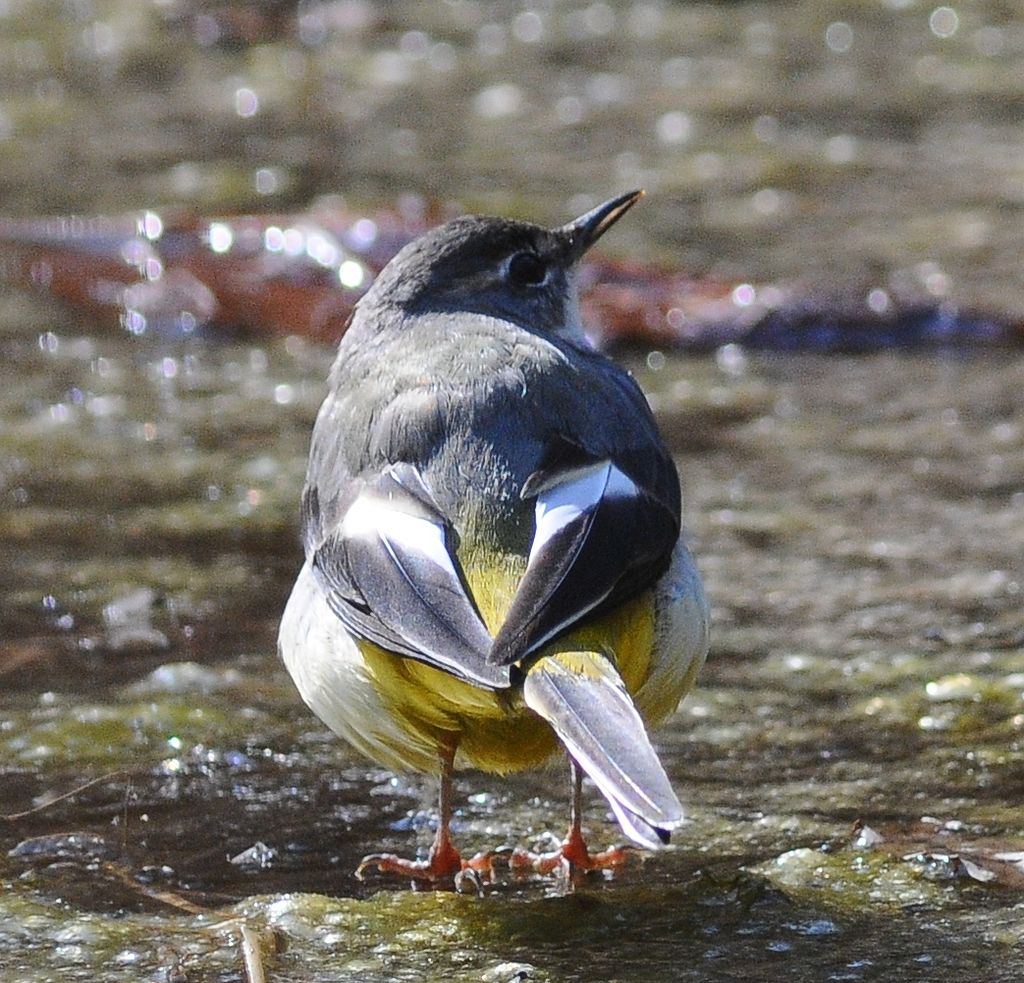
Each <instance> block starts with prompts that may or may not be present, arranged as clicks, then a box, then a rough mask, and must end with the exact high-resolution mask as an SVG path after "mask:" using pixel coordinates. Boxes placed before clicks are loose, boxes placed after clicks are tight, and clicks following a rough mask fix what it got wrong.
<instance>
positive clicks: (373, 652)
mask: <svg viewBox="0 0 1024 983" xmlns="http://www.w3.org/2000/svg"><path fill="white" fill-rule="evenodd" d="M476 559H477V558H475V557H473V556H472V555H470V556H469V557H468V558H463V565H464V569H465V571H466V579H467V581H468V583H469V586H470V589H471V590H472V592H473V595H474V597H475V598H477V599H478V605H479V607H480V612H481V614H482V616H483V618H484V621H485V623H486V624H487V626H488V628H489V629H490V630H491V631H492V632H494V631H495V630H496V629H497V627H498V626H499V625H500V624H501V622H502V620H503V618H504V615H505V612H506V611H507V610H508V607H509V605H510V604H511V601H512V597H513V596H514V594H515V590H516V587H517V586H518V584H519V581H520V579H521V577H522V570H523V562H522V561H521V560H519V558H515V557H513V558H503V560H502V562H501V563H500V564H495V563H494V562H491V563H481V562H479V561H477V562H474V560H476ZM654 638H655V633H654V601H653V592H652V591H645V592H644V593H643V594H641V595H639V596H638V597H636V598H634V599H632V600H630V601H627V602H626V603H625V604H623V605H621V606H619V607H618V608H616V609H615V610H614V611H610V612H607V613H605V614H603V615H601V616H600V617H598V618H594V619H588V620H587V622H586V623H585V624H584V625H582V626H581V627H579V628H576V629H574V630H573V631H571V632H569V633H568V634H566V635H564V636H562V637H561V638H559V639H558V640H557V641H554V642H552V643H551V644H550V645H547V646H545V648H544V649H543V650H542V651H541V653H540V654H539V658H544V657H545V656H547V655H552V654H555V653H571V652H574V651H585V652H600V653H602V654H604V655H607V656H608V657H609V658H611V659H612V660H613V661H614V662H615V665H616V666H617V668H618V671H619V673H620V675H621V676H622V678H623V680H624V682H625V684H626V688H627V689H628V690H629V692H630V693H631V694H634V695H635V694H637V693H638V692H639V691H640V689H641V687H642V686H643V684H644V682H645V681H646V680H647V678H648V675H649V673H650V667H651V655H652V649H653V645H654ZM359 648H360V651H361V653H362V655H363V659H364V661H365V664H366V667H367V670H368V672H369V673H370V677H371V679H372V680H373V683H374V686H375V688H376V690H377V692H378V694H379V696H380V698H381V701H382V703H383V704H384V706H385V707H386V708H387V710H388V712H389V713H390V714H391V715H392V717H393V718H394V720H395V721H396V722H397V723H398V724H399V727H400V728H401V730H402V731H404V732H405V733H406V734H407V735H408V736H409V737H410V739H411V741H412V743H413V744H415V745H417V746H420V747H424V748H433V749H440V748H450V747H452V746H453V745H454V746H456V747H457V748H458V751H459V755H460V758H461V759H462V761H463V762H464V763H465V764H466V765H468V766H470V767H474V768H480V769H482V770H483V771H488V772H496V773H498V774H505V773H507V772H511V771H519V770H522V769H524V768H530V767H534V766H536V765H539V764H541V763H542V762H543V761H544V760H545V759H546V758H548V757H550V755H551V754H552V753H553V752H554V751H555V750H556V749H557V746H558V744H557V741H556V738H555V735H554V732H553V731H552V730H551V727H550V726H549V725H548V724H547V723H546V722H545V721H544V720H542V719H541V718H540V717H539V716H537V715H536V714H535V713H534V712H533V711H532V710H530V709H529V708H528V707H527V706H526V705H525V704H524V703H523V702H522V699H521V696H520V695H519V694H518V692H509V691H503V692H492V691H490V690H485V689H481V688H480V687H477V686H473V685H472V684H470V683H466V682H463V681H462V680H460V679H457V678H456V677H454V676H452V675H451V674H450V673H447V672H444V671H443V670H441V669H435V668H433V667H432V666H428V665H425V664H423V663H421V662H415V661H414V660H412V659H406V658H402V657H401V656H397V655H395V654H394V653H391V652H388V651H386V650H384V649H382V648H380V647H378V646H376V645H374V644H372V643H370V642H365V641H361V642H359ZM638 709H639V710H640V712H641V714H643V713H644V707H643V706H639V707H638ZM395 751H396V753H400V751H399V749H397V748H396V749H395ZM432 764H433V762H431V763H430V764H428V765H426V767H430V766H431V765H432ZM423 766H424V765H423V764H422V763H421V764H420V767H423Z"/></svg>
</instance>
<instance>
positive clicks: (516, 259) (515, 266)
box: [508, 253, 548, 287]
mask: <svg viewBox="0 0 1024 983" xmlns="http://www.w3.org/2000/svg"><path fill="white" fill-rule="evenodd" d="M547 275H548V268H547V265H546V264H545V262H544V260H542V259H541V258H540V257H539V256H538V255H537V254H536V253H516V254H515V256H513V257H512V258H511V259H510V260H509V261H508V278H509V280H511V281H512V282H513V283H514V284H516V286H519V287H535V286H537V284H539V283H543V282H544V278H545V277H546V276H547Z"/></svg>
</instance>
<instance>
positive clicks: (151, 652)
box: [0, 0, 1024, 983]
mask: <svg viewBox="0 0 1024 983" xmlns="http://www.w3.org/2000/svg"><path fill="white" fill-rule="evenodd" d="M1022 115H1024V17H1022V11H1021V9H1020V7H1019V6H1018V5H1016V4H1013V3H1002V2H996V0H988V2H977V3H958V4H954V5H950V6H945V5H936V4H934V3H922V2H916V0H850V2H846V3H833V2H828V3H811V2H808V0H798V2H778V3H746V2H732V3H714V4H712V3H706V4H697V3H668V2H646V3H625V2H607V3H606V2H595V3H590V4H587V3H574V2H547V3H528V4H519V3H497V2H494V3H487V2H474V0H454V2H444V3H436V4H422V3H412V2H369V0H337V2H297V3H296V2H292V3H285V2H270V0H265V2H262V3H260V2H235V3H227V2H225V3H196V2H188V0H155V2H140V0H3V2H0V213H4V214H6V215H9V216H32V215H40V214H47V215H50V214H71V213H77V214H85V215H94V214H120V213H124V212H129V211H134V210H138V209H150V210H153V211H154V212H157V213H161V214H167V215H169V214H172V213H174V212H175V211H178V210H182V209H184V210H191V211H196V212H198V213H199V214H200V215H213V216H222V215H228V214H232V213H238V212H273V213H299V212H304V211H306V210H308V209H309V208H311V207H312V206H313V204H314V203H317V204H318V207H331V206H338V207H340V206H341V205H342V204H343V205H344V207H345V208H347V209H348V210H350V211H353V212H355V213H360V212H361V211H365V213H366V214H367V215H370V214H375V213H377V212H378V211H379V210H381V209H389V208H390V209H398V210H399V211H403V212H405V213H407V214H419V213H421V212H423V211H424V210H425V209H428V208H433V207H437V208H439V209H440V210H441V211H460V210H475V211H486V212H492V213H506V214H514V215H519V216H521V217H524V218H530V219H532V220H535V221H540V222H545V223H549V224H555V223H558V222H562V221H565V220H567V219H568V218H570V217H572V216H573V215H575V214H577V213H579V212H580V211H582V210H583V209H584V208H586V207H588V206H589V205H591V204H593V203H596V202H597V201H599V200H601V199H602V198H603V197H606V196H609V195H611V194H613V193H616V192H619V191H622V190H625V189H628V188H631V187H635V186H644V187H646V188H647V189H648V192H649V197H648V199H647V200H646V201H645V202H644V203H643V204H642V205H641V206H640V207H638V208H637V209H635V210H634V211H633V212H631V214H630V216H629V218H628V220H627V221H625V222H623V223H622V224H621V226H617V227H616V229H615V232H614V235H611V236H609V237H608V239H607V241H604V242H602V248H603V249H604V250H605V251H606V252H607V253H609V254H612V255H617V256H620V257H629V258H633V259H637V260H641V261H645V262H648V261H656V262H659V263H664V264H666V265H668V266H669V267H671V268H673V269H680V270H683V271H685V272H687V273H690V274H693V275H695V276H700V277H704V276H706V277H712V278H716V279H723V280H726V281H730V282H736V283H749V284H769V285H785V287H786V289H791V290H795V291H798V292H799V291H806V292H807V293H809V294H814V295H815V296H817V297H825V298H829V297H834V298H837V302H839V300H842V301H843V302H846V300H848V299H849V298H851V297H852V298H857V299H859V300H860V301H863V302H865V303H867V304H868V305H869V306H870V307H872V309H878V310H884V309H885V308H886V306H887V305H888V304H889V303H891V302H892V299H893V298H896V297H913V296H919V297H922V298H926V299H928V300H929V301H930V302H933V303H935V304H937V305H939V306H940V307H942V308H943V309H945V310H948V311H951V312H955V311H958V310H979V311H994V312H999V313H1000V314H1001V315H1003V316H1005V317H1007V318H1008V319H1010V320H1011V321H1012V320H1013V319H1014V318H1019V317H1020V315H1021V312H1022V306H1024V305H1022V304H1021V299H1020V289H1021V281H1022V277H1021V262H1020V261H1021V255H1022V248H1021V247H1022V240H1024V224H1022V221H1021V219H1022V208H1024V127H1022V125H1021V120H1022ZM363 232H364V233H365V234H366V235H373V229H372V227H371V226H364V227H363ZM740 296H741V297H742V295H740ZM624 358H625V359H626V361H627V362H628V363H629V364H630V366H631V367H632V368H633V369H634V370H635V371H636V373H637V375H638V377H639V378H640V380H641V382H642V383H643V385H644V386H645V388H646V389H647V391H648V392H649V393H650V395H651V399H652V403H653V404H654V406H655V408H656V410H657V412H658V413H659V416H660V418H661V420H662V424H663V426H664V428H665V430H666V433H667V435H668V437H669V440H670V442H671V444H672V446H673V449H674V451H675V452H677V454H678V461H679V465H680V471H681V474H682V477H683V484H684V491H685V497H686V519H687V524H688V528H689V530H690V535H691V537H692V540H693V547H694V550H695V553H696V555H697V556H698V560H699V564H700V566H701V569H702V572H703V574H704V576H705V579H706V583H707V587H708V591H709V594H710V596H711V598H712V602H713V607H714V617H715V630H714V643H713V649H712V656H711V659H710V660H709V664H708V667H707V670H706V672H705V674H704V676H703V677H702V680H701V683H700V685H699V687H698V689H697V691H696V692H695V693H694V695H692V696H691V697H690V698H689V699H688V700H687V702H686V703H685V704H684V706H683V707H682V709H681V710H680V712H679V714H677V716H676V717H675V718H673V720H672V721H671V722H670V723H669V724H668V725H667V726H666V728H665V729H664V730H663V731H662V732H661V733H660V735H659V742H660V747H661V748H662V750H663V752H664V756H665V760H666V762H667V766H668V769H669V772H670V774H671V775H672V776H673V778H674V780H675V782H676V784H677V786H678V788H679V790H680V792H681V793H682V797H683V799H684V801H686V802H687V803H688V804H689V805H690V809H691V813H692V818H693V822H692V824H691V825H689V826H687V827H686V828H685V829H684V830H683V831H682V832H681V834H680V835H679V836H678V837H677V840H678V845H677V846H676V847H675V848H674V850H673V851H671V852H669V853H665V854H661V855H659V856H657V857H655V858H652V859H650V860H649V861H648V862H647V863H645V864H644V865H642V866H640V867H638V868H637V869H636V870H635V871H632V872H627V873H626V874H624V875H623V876H622V878H620V879H619V880H618V881H616V882H614V883H610V884H606V883H596V884H591V885H589V886H588V888H587V889H586V890H584V891H583V892H581V893H578V894H577V895H575V896H573V897H562V898H552V897H547V896H546V894H547V893H548V892H547V889H546V887H545V885H543V884H536V883H525V884H516V883H506V884H503V885H499V886H498V887H497V888H495V889H493V890H492V893H491V895H490V896H489V897H487V898H485V899H484V900H482V901H481V900H478V899H473V898H459V897H454V896H450V895H437V896H424V895H417V894H412V893H409V892H404V891H397V892H395V891H381V890H380V888H381V887H382V885H380V884H374V883H371V884H360V883H358V882H356V881H355V880H354V879H353V878H352V875H351V871H352V869H353V868H354V866H355V864H356V862H357V861H358V858H359V857H360V856H361V855H362V854H364V853H367V852H370V851H372V850H374V849H377V848H380V847H383V848H386V849H397V850H399V851H405V852H409V851H412V850H414V849H415V848H416V846H417V845H419V846H420V847H422V846H423V845H425V844H426V843H427V842H428V841H429V837H430V830H429V824H430V815H431V802H432V798H433V789H432V788H431V786H430V784H429V783H423V782H419V781H417V780H415V779H412V778H409V777H407V776H392V775H390V774H387V773H385V772H382V771H380V770H378V769H375V768H374V767H372V766H370V765H367V764H366V763H365V762H362V761H360V760H359V759H357V758H356V757H355V756H354V755H353V754H352V753H351V752H349V751H348V750H347V749H346V748H344V747H342V746H340V745H339V743H338V742H336V741H335V740H334V739H333V738H331V736H330V735H329V734H328V733H327V732H326V731H325V730H324V728H323V727H322V726H321V725H320V724H319V723H318V722H317V721H316V720H315V719H314V718H312V716H311V715H310V714H309V713H308V712H307V711H306V710H305V709H304V708H303V707H302V706H301V704H300V703H299V701H298V699H297V697H296V696H295V694H294V692H293V690H292V688H291V686H290V683H289V682H288V680H287V678H286V677H285V675H284V674H283V671H282V670H281V668H280V667H279V665H278V663H277V660H276V655H275V633H276V624H277V618H278V615H279V612H280V610H281V608H282V607H283V604H284V599H285V597H286V595H287V591H288V590H289V588H290V583H291V580H292V578H293V576H294V574H295V572H296V570H297V568H298V565H299V559H300V556H299V548H298V545H297V521H298V495H299V491H300V487H301V482H302V475H303V471H304V467H305V454H306V449H307V442H308V433H309V428H310V425H311V422H312V417H313V414H314V413H315V410H316V407H317V405H318V403H319V400H320V399H321V398H322V394H323V391H324V378H325V375H326V371H327V367H328V364H329V361H330V350H329V348H328V347H327V346H324V345H321V344H317V343H313V342H310V341H307V340H303V339H301V338H298V337H291V338H283V339H277V340H273V341H264V340H261V339H259V338H258V337H252V336H250V337H248V338H238V337H234V338H217V337H171V338H168V337H153V336H150V335H149V334H146V333H143V334H142V335H132V334H130V333H128V332H124V331H120V330H118V329H116V328H112V327H111V326H110V325H108V324H105V323H103V324H101V323H99V322H98V321H95V320H91V319H90V318H89V317H88V316H86V315H83V314H81V313H75V312H72V311H69V310H68V309H67V308H65V307H62V306H60V305H58V304H56V303H54V302H53V301H51V300H48V299H47V298H46V297H40V296H38V295H34V294H29V293H27V292H24V291H21V290H18V289H15V288H13V287H7V288H5V289H4V290H3V293H0V503H2V504H0V554H2V557H3V560H2V562H0V812H3V813H5V814H7V815H11V814H14V813H19V812H22V811H24V810H27V809H30V808H32V806H33V805H37V804H40V803H43V802H45V801H47V798H48V797H51V796H53V795H56V794H57V793H60V792H63V791H66V790H68V789H71V788H73V787H74V786H75V785H76V784H78V783H80V782H82V781H85V780H89V779H92V778H97V777H100V776H103V775H105V774H108V773H110V772H113V771H115V770H117V771H119V772H121V774H119V775H118V776H115V777H113V778H111V779H109V780H108V781H105V782H101V783H99V784H97V785H96V786H93V787H92V788H90V789H88V790H87V791H85V792H83V793H81V794H80V795H78V796H76V797H75V798H72V799H69V800H66V801H63V802H60V803H57V804H55V805H52V806H51V807H50V808H48V809H46V810H44V811H41V812H37V813H33V814H31V815H29V816H26V817H24V818H18V819H10V818H8V819H0V851H2V852H0V888H2V890H0V978H2V979H11V980H15V979H17V980H19V981H20V980H62V981H63V980H72V979H82V980H175V981H179V980H204V981H205V980H236V979H243V978H244V975H243V969H242V962H241V956H240V954H239V946H238V932H239V929H238V925H239V924H241V923H242V922H244V923H245V924H247V925H251V926H253V927H254V931H257V932H262V933H263V934H262V935H261V936H260V938H261V939H262V944H263V951H264V958H265V962H266V966H267V973H268V978H270V979H273V980H275V981H283V980H340V979H345V980H348V979H351V980H377V979H380V980H390V979H410V980H415V979H441V978H443V979H446V980H463V979H465V980H471V979H472V980H480V979H484V980H493V981H503V980H511V979H520V980H525V979H530V980H544V981H548V980H550V981H563V980H595V979H601V980H613V979H626V978H629V979H631V980H633V981H641V980H651V981H656V980H657V981H660V980H668V979H689V980H715V981H718V980H722V981H725V980H753V979H757V980H764V981H771V980H783V979H785V980H789V981H804V980H806V981H811V980H815V981H817V980H856V981H872V980H894V979H900V980H905V981H910V980H920V981H936V980H948V979H952V978H957V979H959V980H962V981H978V983H981V981H1007V983H1008V981H1010V980H1017V979H1019V978H1020V976H1021V973H1022V971H1024V955H1022V953H1021V950H1020V935H1021V931H1022V927H1024V908H1022V907H1021V899H1020V893H1019V890H1020V882H1021V881H1020V878H1021V871H1020V870H1019V868H1018V866H1017V864H1018V861H1019V860H1020V856H1024V854H1022V853H1021V849H1022V847H1024V828H1022V825H1024V824H1022V820H1021V811H1020V803H1021V798H1022V794H1024V745H1022V740H1021V731H1022V729H1024V699H1022V692H1024V629H1022V619H1021V594H1022V583H1024V570H1022V559H1021V558H1022V547H1024V408H1022V401H1021V392H1022V391H1024V363H1022V359H1021V356H1020V353H1019V351H1017V350H1014V349H1004V350H1001V351H986V350H983V349H981V348H979V349H977V350H971V349H969V348H968V349H963V348H961V349H957V350H943V351H935V350H929V351H923V352H913V351H911V352H906V351H903V352H887V351H879V352H876V353H873V354H870V355H864V356H859V357H850V356H838V355H827V356H825V355H815V354H785V353H772V352H760V353H754V352H750V351H746V350H744V349H743V348H742V347H737V346H729V347H727V348H723V349H721V350H719V351H717V352H713V353H711V354H708V355H704V356H700V357H683V356H680V355H678V354H673V353H672V352H668V351H660V350H659V351H654V350H647V349H640V350H634V351H631V352H629V353H626V354H625V355H624ZM556 775H560V772H553V773H551V774H541V775H536V776H523V777H521V778H517V779H514V780H511V781H505V780H496V779H493V778H490V777H487V776H480V775H466V776H463V777H462V778H461V779H460V782H459V787H458V792H459V796H460V799H459V802H460V806H461V808H460V812H459V815H458V817H457V818H458V835H459V837H460V839H462V840H463V841H464V842H465V843H466V844H467V845H468V846H470V847H473V848H475V847H486V846H493V845H495V841H500V842H518V843H541V844H543V843H544V842H545V836H546V835H547V834H548V833H551V834H553V835H555V836H558V835H560V834H561V831H562V829H561V826H562V821H563V817H564V815H565V801H564V796H563V795H562V794H561V789H560V785H561V781H560V779H558V778H556V777H555V776H556ZM858 821H860V822H861V823H866V824H867V832H865V830H864V829H863V828H861V827H859V826H858V827H857V829H856V830H854V829H853V824H854V823H855V822H858ZM588 823H589V825H590V826H591V828H592V829H593V830H594V832H595V838H596V839H598V840H601V839H602V838H607V839H609V840H611V839H614V836H615V833H614V828H613V827H612V826H611V825H609V824H608V823H607V817H606V815H605V811H604V809H603V806H602V804H601V803H600V802H599V801H598V800H597V799H596V798H591V800H590V806H589V809H588ZM70 833H75V834H76V835H75V836H73V837H72V836H69V835H68V834H70ZM8 851H10V852H9V853H8ZM160 892H167V893H166V894H165V895H163V896H161V894H160ZM169 896H170V900H168V897H169ZM183 899H188V900H189V903H191V904H194V905H196V906H197V908H196V910H188V909H187V908H185V907H183V905H182V904H181V903H179V902H182V901H183ZM516 974H519V975H518V976H517V975H516Z"/></svg>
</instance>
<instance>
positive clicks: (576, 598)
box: [490, 444, 680, 665]
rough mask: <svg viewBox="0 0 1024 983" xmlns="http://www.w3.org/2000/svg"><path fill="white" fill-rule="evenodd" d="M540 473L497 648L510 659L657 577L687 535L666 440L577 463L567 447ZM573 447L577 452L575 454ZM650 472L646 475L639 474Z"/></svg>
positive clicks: (531, 484)
mask: <svg viewBox="0 0 1024 983" xmlns="http://www.w3.org/2000/svg"><path fill="white" fill-rule="evenodd" d="M557 456H558V457H560V458H561V464H559V463H558V462H555V463H554V464H553V465H552V466H551V467H547V468H545V469H543V470H542V471H539V472H538V473H536V474H534V475H532V476H531V477H530V479H529V480H528V481H527V482H526V485H525V486H524V488H523V497H524V498H528V497H536V528H535V532H534V538H533V544H532V546H531V549H530V557H529V561H528V563H527V567H526V573H525V574H524V576H523V579H522V582H521V583H520V585H519V589H518V591H517V592H516V596H515V599H514V600H513V602H512V606H511V608H510V609H509V612H508V615H507V617H506V619H505V622H504V624H503V625H502V627H501V630H500V631H499V632H498V635H497V637H496V638H495V640H494V645H493V647H492V649H491V654H490V660H491V662H492V663H494V664H495V665H510V664H511V663H513V662H517V661H518V660H520V659H522V658H523V657H524V656H527V655H529V654H530V653H531V652H534V651H536V650H537V649H538V648H539V647H540V646H542V645H544V644H545V643H546V642H548V641H550V640H551V639H553V638H555V637H556V636H557V635H559V634H560V633H562V632H563V631H565V630H566V629H568V628H570V627H571V626H572V625H573V624H575V623H576V622H577V621H578V620H579V619H580V618H582V617H583V616H584V615H586V614H587V613H589V612H591V611H594V610H596V609H603V608H609V607H612V606H614V605H615V604H618V603H620V602H622V601H624V600H626V599H627V598H629V597H631V596H633V595H634V594H636V593H638V592H640V591H642V590H644V589H645V588H647V587H649V586H650V585H651V584H653V583H654V582H655V581H656V580H657V578H658V577H659V576H661V574H662V573H664V571H665V570H666V569H667V567H668V564H669V560H670V558H671V555H672V550H673V549H674V547H675V545H676V542H677V541H678V539H679V529H680V515H679V511H680V507H679V479H678V475H677V474H676V471H675V466H674V465H673V463H672V460H671V458H670V457H669V456H668V454H667V453H666V452H665V451H664V450H663V448H662V447H661V446H660V444H659V445H656V446H655V445H652V446H651V447H650V449H649V450H647V451H639V452H633V453H631V454H630V455H629V463H628V464H627V463H626V457H625V455H623V456H622V457H621V463H620V456H619V455H613V456H609V457H607V458H604V459H601V460H591V461H589V462H587V463H578V462H579V457H580V450H579V448H576V451H575V453H573V452H572V451H569V452H564V451H563V452H562V453H560V454H559V455H557ZM573 457H575V461H574V460H573ZM641 475H642V477H640V476H641Z"/></svg>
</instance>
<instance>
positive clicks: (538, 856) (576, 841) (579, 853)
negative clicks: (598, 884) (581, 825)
mask: <svg viewBox="0 0 1024 983" xmlns="http://www.w3.org/2000/svg"><path fill="white" fill-rule="evenodd" d="M633 855H634V854H633V851H632V849H631V848H630V847H628V846H616V847H611V848H610V849H608V850H602V851H601V852H600V853H591V852H590V850H589V849H588V848H587V844H586V841H585V840H584V839H583V835H582V834H581V833H580V831H579V830H578V829H573V830H570V831H569V835H568V836H567V837H566V838H565V841H564V842H563V843H562V845H561V846H560V847H559V848H558V849H557V850H554V851H553V852H551V853H531V852H530V851H529V850H522V849H518V848H517V849H515V850H513V851H512V854H511V855H510V856H509V859H508V866H509V870H511V871H512V872H513V873H530V872H531V871H533V872H535V873H538V874H555V873H557V874H563V875H568V876H570V877H571V876H572V875H573V874H576V873H586V872H588V871H591V870H617V869H618V868H619V867H621V866H623V864H625V863H627V862H628V861H629V859H630V857H631V856H633ZM474 859H475V858H474Z"/></svg>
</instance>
